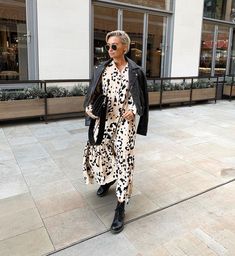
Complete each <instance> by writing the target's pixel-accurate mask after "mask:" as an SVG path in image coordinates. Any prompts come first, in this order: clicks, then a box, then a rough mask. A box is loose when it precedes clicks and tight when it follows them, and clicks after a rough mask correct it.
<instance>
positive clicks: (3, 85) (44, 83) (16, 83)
mask: <svg viewBox="0 0 235 256" xmlns="http://www.w3.org/2000/svg"><path fill="white" fill-rule="evenodd" d="M234 76H235V75H228V76H213V77H212V76H207V77H199V76H188V77H162V78H159V77H151V78H148V79H147V82H148V85H150V84H152V85H156V84H158V85H159V93H160V101H159V104H156V105H159V106H160V108H161V107H162V106H163V105H164V104H166V103H164V95H165V91H166V88H165V86H166V83H167V82H169V81H170V82H172V83H173V82H174V83H175V84H177V83H178V84H180V83H187V84H188V88H187V90H189V92H190V93H189V98H188V100H186V101H187V103H188V104H189V105H190V106H191V104H192V103H193V102H194V99H193V89H194V85H195V82H202V81H208V82H209V83H210V82H211V83H213V85H214V86H215V94H214V95H213V97H210V98H208V99H203V100H214V101H215V102H216V100H217V98H218V89H219V87H220V89H221V88H222V93H221V95H219V98H220V96H221V98H222V94H223V90H224V89H223V87H224V84H225V83H227V81H229V80H230V81H231V90H230V95H229V98H230V99H231V97H232V91H233V88H234V81H235V79H234ZM90 81H91V80H90V79H51V80H0V89H10V90H14V89H23V88H28V87H32V86H33V85H37V86H39V87H40V88H41V89H43V90H44V91H45V96H44V108H45V112H44V115H42V117H43V118H44V119H45V120H47V118H48V97H47V93H46V92H47V88H48V87H49V86H50V85H52V84H55V83H56V84H57V85H58V84H59V85H61V84H66V83H70V84H71V83H90ZM150 87H151V86H150ZM149 89H150V88H149ZM150 93H151V91H150ZM184 102H185V101H184ZM173 103H177V101H174V102H173ZM178 103H181V102H180V101H179V102H178Z"/></svg>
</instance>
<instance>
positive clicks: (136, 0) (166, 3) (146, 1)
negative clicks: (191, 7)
mask: <svg viewBox="0 0 235 256" xmlns="http://www.w3.org/2000/svg"><path fill="white" fill-rule="evenodd" d="M117 1H118V2H122V3H128V4H134V5H141V6H146V7H151V8H156V9H162V10H166V11H170V10H171V8H172V0H158V1H156V0H117Z"/></svg>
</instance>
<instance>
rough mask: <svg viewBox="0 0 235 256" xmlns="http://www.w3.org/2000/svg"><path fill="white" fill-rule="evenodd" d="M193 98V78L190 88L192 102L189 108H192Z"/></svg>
mask: <svg viewBox="0 0 235 256" xmlns="http://www.w3.org/2000/svg"><path fill="white" fill-rule="evenodd" d="M192 97H193V78H192V79H191V86H190V101H189V106H190V107H191V106H192Z"/></svg>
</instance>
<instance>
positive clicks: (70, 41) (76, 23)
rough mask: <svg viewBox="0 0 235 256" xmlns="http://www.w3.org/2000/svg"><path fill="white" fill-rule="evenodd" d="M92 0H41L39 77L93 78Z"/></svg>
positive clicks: (38, 10)
mask: <svg viewBox="0 0 235 256" xmlns="http://www.w3.org/2000/svg"><path fill="white" fill-rule="evenodd" d="M89 8H90V1H89V0H85V1H84V0H37V12H38V49H39V79H87V78H89V61H90V42H89V40H90V39H89V33H90V32H89V31H90V24H89V17H90V15H89V14H90V9H89Z"/></svg>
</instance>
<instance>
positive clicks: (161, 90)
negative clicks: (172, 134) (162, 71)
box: [160, 78, 163, 109]
mask: <svg viewBox="0 0 235 256" xmlns="http://www.w3.org/2000/svg"><path fill="white" fill-rule="evenodd" d="M162 92H163V79H162V78H161V86H160V109H162Z"/></svg>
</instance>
